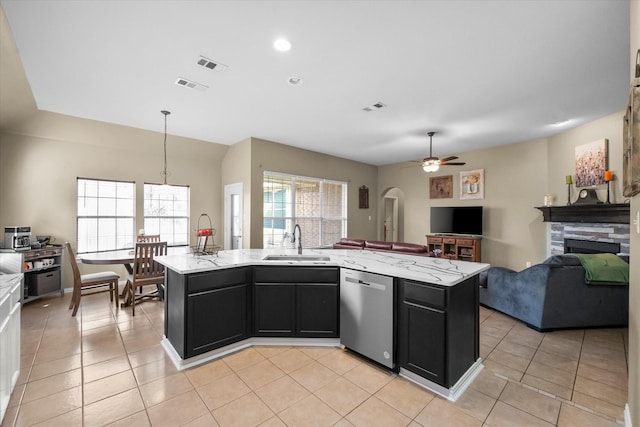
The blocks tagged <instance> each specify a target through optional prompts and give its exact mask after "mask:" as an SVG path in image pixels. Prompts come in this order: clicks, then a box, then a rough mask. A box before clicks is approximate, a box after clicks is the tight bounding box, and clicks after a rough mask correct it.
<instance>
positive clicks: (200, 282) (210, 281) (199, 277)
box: [187, 268, 247, 294]
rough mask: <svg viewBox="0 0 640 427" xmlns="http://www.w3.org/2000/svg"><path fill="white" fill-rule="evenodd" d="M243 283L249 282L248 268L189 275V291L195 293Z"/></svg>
mask: <svg viewBox="0 0 640 427" xmlns="http://www.w3.org/2000/svg"><path fill="white" fill-rule="evenodd" d="M243 283H247V269H246V268H235V269H228V270H222V271H216V272H213V273H201V274H193V275H190V276H188V282H187V293H188V294H193V293H196V292H203V291H207V290H211V289H216V288H221V287H227V286H234V285H241V284H243Z"/></svg>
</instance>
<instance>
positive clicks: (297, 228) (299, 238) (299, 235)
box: [291, 224, 302, 255]
mask: <svg viewBox="0 0 640 427" xmlns="http://www.w3.org/2000/svg"><path fill="white" fill-rule="evenodd" d="M296 230H298V255H302V229H301V228H300V224H296V225H295V227H293V234H292V235H291V243H295V242H296Z"/></svg>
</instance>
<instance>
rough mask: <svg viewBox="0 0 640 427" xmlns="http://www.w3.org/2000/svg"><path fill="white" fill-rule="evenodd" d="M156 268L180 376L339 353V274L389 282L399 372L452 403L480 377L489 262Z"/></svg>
mask: <svg viewBox="0 0 640 427" xmlns="http://www.w3.org/2000/svg"><path fill="white" fill-rule="evenodd" d="M158 261H159V262H160V263H162V264H163V265H165V267H166V268H167V271H166V280H167V282H166V285H167V286H166V295H165V328H164V329H165V334H164V335H165V336H164V338H163V341H162V345H163V347H164V348H165V350H166V351H167V353H168V354H169V356H170V357H171V359H172V360H173V362H174V364H175V365H176V367H178V369H184V368H188V367H192V366H196V365H199V364H202V363H206V362H208V361H210V360H213V359H215V358H218V357H221V356H224V355H226V354H229V353H231V352H234V351H238V350H239V349H242V348H246V347H249V346H252V345H307V346H308V345H325V346H339V345H340V303H341V302H340V297H341V295H340V270H341V269H342V270H344V269H347V270H354V271H359V272H366V273H371V274H378V275H384V276H387V277H389V278H392V283H393V313H394V314H393V318H392V319H391V320H390V321H391V322H393V325H392V328H391V329H392V331H393V342H394V345H393V347H394V348H393V350H392V351H391V352H392V353H393V360H394V361H395V362H394V365H393V366H394V368H393V370H394V371H395V372H399V374H400V375H402V376H405V377H407V378H409V379H410V380H412V381H415V382H417V383H419V384H421V385H423V386H425V387H427V388H429V389H431V390H432V391H435V392H436V393H438V394H440V395H442V396H444V397H446V398H448V399H450V400H455V399H457V397H458V396H459V395H460V394H461V393H462V391H464V389H465V388H466V386H467V385H468V384H469V383H470V382H471V381H472V380H473V378H474V377H475V376H476V375H477V374H478V373H479V371H480V370H481V369H482V364H481V361H480V358H479V319H478V310H479V304H478V274H479V273H480V272H481V271H484V270H486V269H488V268H489V265H488V264H482V263H472V262H464V261H454V260H449V259H444V258H431V257H422V256H413V255H404V254H396V253H387V252H375V251H358V250H334V249H317V250H312V249H305V250H304V254H303V255H302V256H299V255H297V253H296V252H295V250H289V249H286V250H285V249H278V250H261V249H245V250H234V251H220V252H219V253H218V254H217V255H207V256H194V255H172V256H171V255H170V256H164V257H159V258H158ZM343 316H344V314H343Z"/></svg>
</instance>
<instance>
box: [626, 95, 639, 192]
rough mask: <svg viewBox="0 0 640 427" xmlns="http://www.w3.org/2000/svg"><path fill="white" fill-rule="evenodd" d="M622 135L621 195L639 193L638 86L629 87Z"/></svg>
mask: <svg viewBox="0 0 640 427" xmlns="http://www.w3.org/2000/svg"><path fill="white" fill-rule="evenodd" d="M623 124H624V128H623V132H622V133H623V136H622V195H623V196H625V197H633V196H635V195H636V194H638V193H640V86H634V87H632V88H631V93H630V94H629V102H628V104H627V111H626V113H625V115H624V121H623Z"/></svg>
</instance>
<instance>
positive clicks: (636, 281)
mask: <svg viewBox="0 0 640 427" xmlns="http://www.w3.org/2000/svg"><path fill="white" fill-rule="evenodd" d="M630 7H631V13H630V23H631V25H630V27H631V31H630V33H631V43H630V48H631V50H630V53H629V56H630V58H631V60H630V62H631V73H630V75H631V76H633V75H634V71H635V63H636V52H637V51H638V49H640V0H632V1H631V4H630ZM637 212H640V194H638V195H636V196H635V197H633V198H632V200H631V217H632V218H633V217H634V216H635V214H636V213H637ZM631 228H632V230H633V228H634V227H633V226H632V227H631ZM631 260H632V262H631V263H630V265H631V273H630V274H631V283H630V286H629V398H628V400H627V402H628V403H629V410H630V418H631V420H630V421H631V422H632V425H633V426H635V427H640V234H638V233H635V232H633V231H632V232H631Z"/></svg>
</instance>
